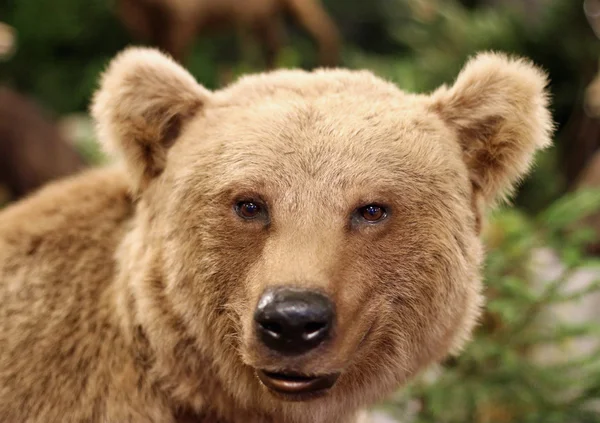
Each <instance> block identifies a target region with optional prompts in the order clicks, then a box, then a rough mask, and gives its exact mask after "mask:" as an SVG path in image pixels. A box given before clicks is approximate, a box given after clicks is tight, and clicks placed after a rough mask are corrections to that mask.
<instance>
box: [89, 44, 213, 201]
mask: <svg viewBox="0 0 600 423" xmlns="http://www.w3.org/2000/svg"><path fill="white" fill-rule="evenodd" d="M209 95H210V93H209V91H208V90H206V89H205V88H203V87H202V86H200V85H199V84H198V83H197V82H196V80H195V79H194V78H193V77H192V75H190V74H189V73H188V72H187V71H186V70H185V69H183V68H182V67H181V66H180V65H178V64H177V63H175V62H174V61H173V60H172V59H171V58H169V57H167V56H166V55H164V54H162V53H160V52H159V51H158V50H155V49H150V48H128V49H126V50H125V51H123V52H122V53H120V54H119V55H117V56H116V57H115V58H114V59H113V60H112V61H111V63H110V64H109V66H108V69H107V70H106V71H105V72H104V74H103V75H102V79H101V83H100V88H99V89H98V91H97V92H96V94H95V96H94V99H93V102H92V107H91V113H92V116H93V118H94V119H95V121H96V127H97V133H98V138H99V140H100V142H101V143H102V144H103V145H104V147H105V148H106V149H107V150H108V151H109V153H113V154H116V155H118V156H121V157H122V158H123V159H124V161H125V165H126V167H127V170H128V172H129V174H130V177H131V178H132V183H133V187H132V188H133V189H134V191H135V192H139V191H141V190H143V189H144V188H145V187H146V186H147V185H148V183H149V182H150V181H151V180H152V178H154V177H156V176H157V175H159V174H160V173H161V172H162V171H163V169H164V168H165V165H166V159H167V152H168V149H169V147H170V146H171V145H173V143H174V142H175V141H176V139H177V138H178V136H179V134H180V131H181V129H182V126H183V125H184V124H185V123H186V121H188V120H189V119H190V118H191V117H192V116H194V115H195V114H196V113H198V112H200V111H201V109H202V107H203V106H204V105H205V103H206V101H207V100H208V98H209Z"/></svg>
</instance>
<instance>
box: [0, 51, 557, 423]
mask: <svg viewBox="0 0 600 423" xmlns="http://www.w3.org/2000/svg"><path fill="white" fill-rule="evenodd" d="M544 85H545V77H544V76H543V74H542V73H541V72H539V71H538V70H537V69H536V68H535V67H533V66H532V65H531V64H529V63H528V62H525V61H522V60H512V59H508V58H506V57H504V56H502V55H496V54H483V55H480V56H478V57H477V58H475V59H474V60H473V61H472V62H470V63H469V64H468V65H467V66H466V68H465V70H464V71H463V72H462V73H461V75H460V76H459V78H458V80H457V82H456V84H455V85H454V86H453V87H452V88H450V89H446V88H443V89H441V90H439V91H437V92H436V93H434V94H433V95H432V96H427V95H412V94H406V93H403V92H401V91H399V90H398V89H397V88H396V87H395V86H393V85H392V84H389V83H386V82H383V81H381V80H380V79H378V78H376V77H375V76H373V75H372V74H370V73H368V72H356V71H347V70H329V71H317V72H314V73H307V72H302V71H278V72H274V73H269V74H259V75H254V76H248V77H245V78H242V79H241V80H240V81H238V82H237V83H235V84H234V85H232V86H230V87H228V88H226V89H224V90H222V91H218V92H212V93H211V92H208V91H207V90H205V89H204V88H202V87H200V86H199V85H197V84H196V83H195V82H194V81H193V79H192V78H191V76H190V75H189V74H187V73H186V72H185V71H184V70H183V69H181V68H179V67H178V66H177V65H176V64H175V63H174V62H173V61H171V60H169V59H167V58H166V57H164V56H162V55H161V54H159V53H158V52H156V51H152V50H145V49H130V50H128V51H126V52H124V53H123V54H121V55H119V56H118V57H117V58H116V59H115V60H114V61H113V63H112V64H111V66H110V67H109V69H108V70H107V72H106V73H105V75H104V77H103V79H102V85H101V87H100V90H99V92H98V94H97V95H96V97H95V99H94V104H93V108H92V112H93V115H94V117H95V119H96V120H97V123H98V134H99V136H100V139H101V140H102V142H103V143H104V144H105V145H106V146H107V147H109V150H110V151H113V152H116V153H118V155H119V156H120V157H121V158H122V159H123V163H122V166H123V167H124V169H125V170H121V169H120V166H119V167H117V168H114V169H104V170H102V169H100V170H96V171H93V172H90V173H87V174H84V175H81V176H80V177H77V178H74V179H71V180H68V181H64V182H61V183H58V184H56V185H53V186H50V187H48V188H47V189H45V190H44V191H42V192H40V193H39V194H38V195H36V196H34V197H33V198H31V199H28V200H26V201H24V202H22V203H19V204H16V205H14V206H12V207H11V208H9V209H8V210H6V211H4V212H3V213H2V214H1V215H0V280H1V281H2V284H1V285H0V313H1V314H0V416H3V417H6V418H7V419H8V420H7V421H30V422H48V421H59V420H60V421H62V422H79V421H94V422H128V421H135V422H138V421H140V422H141V421H156V422H167V423H168V422H174V421H176V419H181V421H184V419H189V418H190V416H192V418H198V419H199V421H210V422H214V421H215V420H218V421H219V422H221V421H222V422H227V423H236V422H272V423H300V422H315V423H321V422H322V423H324V422H327V423H336V422H337V423H341V422H353V421H356V419H357V416H358V412H359V410H360V409H362V408H364V407H368V406H370V405H372V404H373V403H374V402H376V401H379V400H381V399H382V398H384V397H385V396H386V395H388V394H390V393H391V392H392V391H393V390H395V389H397V388H399V387H401V386H402V385H403V384H404V383H405V382H406V381H407V380H409V379H410V378H411V377H413V376H414V375H415V374H416V373H417V372H419V371H420V370H421V369H423V368H424V367H425V366H427V365H429V364H431V363H433V362H436V361H439V360H441V359H442V358H444V357H445V356H446V355H447V354H448V353H449V352H450V351H452V350H454V351H457V350H459V349H460V347H461V346H462V345H463V344H464V342H465V341H467V339H468V338H469V336H470V332H471V329H472V327H473V326H474V325H475V323H476V319H477V317H478V315H479V309H480V305H481V301H482V300H481V275H480V271H479V268H480V265H481V260H482V248H481V243H480V240H479V237H478V232H479V224H478V223H477V222H478V221H479V220H480V219H481V213H483V211H484V210H485V209H486V208H488V207H490V206H491V205H492V204H493V203H494V202H495V200H496V199H497V198H498V197H502V196H504V195H505V194H506V193H507V192H509V191H510V188H511V187H512V186H513V185H514V183H515V182H516V181H517V180H518V178H519V177H521V176H523V174H524V173H525V171H526V170H527V168H528V164H529V163H530V161H531V159H532V157H533V153H534V151H535V150H536V149H537V148H541V147H544V146H546V145H548V143H549V140H550V132H551V122H550V117H549V114H548V112H547V109H546V107H547V99H546V94H545V92H544ZM173 122H177V125H176V126H178V129H179V130H178V131H175V132H173V131H171V130H170V129H169V128H171V126H172V125H171V124H172V123H173ZM474 181H475V183H476V187H477V188H476V189H474V188H473V187H474ZM130 190H132V191H133V192H134V193H135V197H134V198H133V199H132V198H131V197H129V196H128V192H129V191H130ZM240 198H242V199H247V198H253V199H256V200H258V199H261V200H262V201H264V202H265V203H266V204H267V205H268V207H269V210H270V223H269V224H268V225H267V226H265V225H263V224H261V223H260V222H258V221H252V222H247V221H242V220H241V219H240V218H239V217H238V216H237V215H236V214H235V212H234V211H233V207H232V206H233V204H234V203H235V202H236V201H237V200H238V199H240ZM370 202H377V203H382V204H385V205H386V206H387V207H388V209H389V212H390V215H389V217H388V218H387V219H386V220H384V221H383V222H381V223H379V224H376V225H367V224H361V223H356V222H354V221H352V219H351V218H350V216H351V215H352V211H353V210H354V209H355V208H356V207H358V206H360V205H363V204H367V203H370ZM275 285H294V286H301V287H310V288H313V289H319V290H321V291H324V292H326V293H328V294H329V296H330V297H331V298H332V299H333V301H334V302H335V307H336V309H337V329H336V333H335V337H334V338H333V339H332V340H331V341H329V342H327V343H325V344H323V345H322V346H320V347H319V348H318V349H316V350H314V351H313V352H309V353H307V354H305V355H303V356H299V357H296V358H282V357H278V356H275V355H273V354H272V353H271V352H269V351H266V350H265V348H264V347H262V346H261V344H260V343H258V342H257V340H256V339H255V337H254V335H253V331H252V329H251V328H252V325H251V322H252V313H253V310H254V307H255V306H256V303H257V299H258V297H259V295H260V294H261V292H262V291H263V290H264V289H265V288H266V287H270V286H275ZM254 368H267V369H270V370H281V369H288V370H289V369H292V370H296V371H300V372H304V373H315V374H320V373H330V372H334V371H341V372H342V374H341V376H340V378H339V380H338V382H337V384H336V385H335V386H334V387H333V388H332V390H331V391H330V392H329V393H328V394H327V395H326V396H324V397H321V398H317V399H313V400H311V401H308V402H285V401H283V400H281V399H279V398H277V397H275V396H273V395H272V394H271V393H270V392H268V391H267V390H266V388H264V387H263V386H262V385H261V384H260V382H259V381H258V379H257V378H256V376H255V373H254ZM194 416H195V417H194ZM185 421H188V420H185Z"/></svg>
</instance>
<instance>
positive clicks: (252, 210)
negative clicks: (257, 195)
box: [235, 201, 262, 219]
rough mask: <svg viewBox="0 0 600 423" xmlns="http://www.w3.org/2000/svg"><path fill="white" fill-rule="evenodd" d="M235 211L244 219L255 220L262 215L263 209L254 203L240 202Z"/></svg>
mask: <svg viewBox="0 0 600 423" xmlns="http://www.w3.org/2000/svg"><path fill="white" fill-rule="evenodd" d="M235 211H236V212H237V214H238V215H239V216H240V217H241V218H242V219H254V218H256V217H258V216H259V215H260V214H261V211H262V208H261V206H260V205H259V204H257V203H255V202H253V201H240V202H239V203H237V204H236V206H235Z"/></svg>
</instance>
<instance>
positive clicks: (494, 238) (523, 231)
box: [386, 191, 600, 423]
mask: <svg viewBox="0 0 600 423" xmlns="http://www.w3.org/2000/svg"><path fill="white" fill-rule="evenodd" d="M598 209H600V192H598V191H582V192H579V193H577V194H570V195H568V196H566V197H564V198H561V199H560V200H558V201H557V202H555V203H554V204H552V205H551V206H549V207H548V208H547V209H545V210H544V211H543V212H541V213H540V214H538V215H536V216H533V217H532V216H528V215H526V214H524V213H522V212H521V211H519V210H516V209H510V210H502V211H500V212H497V213H495V214H494V215H493V216H492V218H491V222H490V223H489V226H488V228H487V230H486V236H485V238H486V243H487V245H488V247H489V252H488V257H487V261H486V271H485V275H486V278H485V280H486V283H487V286H486V297H487V298H488V303H487V308H486V312H485V316H484V318H483V321H482V324H481V325H480V327H479V328H478V330H477V331H476V333H475V336H474V340H473V341H472V342H471V343H470V344H468V346H467V347H466V349H465V351H463V352H462V353H461V354H460V355H459V356H458V357H457V358H453V359H451V360H449V361H448V362H447V363H445V364H444V366H443V370H442V371H440V370H439V369H438V371H437V374H435V373H434V374H433V377H432V376H431V375H429V377H428V378H423V380H421V381H419V382H416V383H414V384H413V385H412V386H411V387H410V388H409V389H407V390H403V391H402V392H400V393H399V394H398V396H397V398H396V399H395V401H393V402H391V403H390V404H388V405H387V406H386V408H387V409H388V410H390V411H391V412H392V413H393V414H395V415H396V416H398V417H401V418H404V419H406V418H407V415H409V414H411V413H410V410H411V408H412V409H413V411H412V414H416V416H414V415H413V417H412V418H411V419H407V420H406V421H415V422H417V423H465V422H472V423H508V422H519V423H529V422H532V423H533V422H536V423H538V422H540V423H541V422H543V423H592V422H594V423H598V422H600V403H599V402H598V399H600V322H597V321H596V322H588V323H575V322H573V321H570V319H566V320H562V319H561V318H560V317H559V314H558V313H553V309H552V308H553V307H558V306H564V305H565V304H571V306H573V307H578V306H579V303H578V301H580V300H581V299H582V298H586V296H588V295H590V294H591V293H596V295H599V294H600V283H599V282H600V281H599V280H593V279H592V280H591V281H589V282H587V283H585V284H584V286H582V287H579V288H578V289H575V290H573V289H567V288H568V287H567V284H568V283H569V281H570V280H571V278H573V277H574V275H575V274H576V271H578V270H581V269H585V268H586V267H589V266H594V267H595V268H596V269H598V266H600V263H599V262H598V261H597V260H591V259H588V258H586V257H585V256H584V255H583V254H582V251H583V246H584V243H585V242H586V240H587V239H588V238H587V236H584V235H583V233H584V232H586V231H585V230H584V229H580V230H572V229H570V228H571V227H572V226H573V225H574V224H575V223H576V222H577V221H578V220H579V219H580V218H581V217H583V216H585V215H588V214H589V213H592V212H594V211H597V210H598ZM573 210H575V211H577V212H576V213H573ZM547 247H551V248H553V249H555V250H556V251H557V252H558V253H559V257H560V259H561V260H562V262H563V263H565V264H566V265H565V267H564V268H563V269H561V270H560V271H558V272H556V275H555V278H554V279H552V280H549V281H545V282H544V283H538V284H536V283H534V282H532V281H535V280H536V278H539V277H538V276H536V274H535V273H534V269H535V268H534V267H532V263H533V253H534V251H535V250H536V249H541V248H547ZM596 273H598V272H596ZM598 298H600V297H598ZM583 339H587V340H589V341H591V342H592V350H591V351H579V350H578V349H577V348H573V347H571V348H569V344H572V343H573V342H576V341H577V340H579V341H581V340H583ZM540 350H542V353H541V354H540V353H539V351H540ZM536 352H538V353H537V354H536ZM552 353H554V355H555V356H556V355H558V357H560V359H559V360H554V361H549V360H544V359H543V358H544V357H546V356H550V355H552ZM427 379H429V380H427ZM431 379H434V380H433V381H432V380H431ZM411 405H412V407H411ZM415 408H416V410H415Z"/></svg>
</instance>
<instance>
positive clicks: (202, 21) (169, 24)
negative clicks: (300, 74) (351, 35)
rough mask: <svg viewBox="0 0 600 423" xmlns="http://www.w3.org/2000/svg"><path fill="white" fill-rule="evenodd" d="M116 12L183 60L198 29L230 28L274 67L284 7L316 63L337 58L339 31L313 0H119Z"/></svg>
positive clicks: (134, 31) (146, 38)
mask: <svg viewBox="0 0 600 423" xmlns="http://www.w3.org/2000/svg"><path fill="white" fill-rule="evenodd" d="M117 6H118V8H117V11H118V15H119V17H120V19H121V21H122V22H123V24H124V25H125V26H126V27H127V28H128V30H129V31H130V32H131V33H132V35H133V36H134V37H136V38H138V39H141V40H144V41H146V42H152V43H153V44H154V45H156V46H157V47H159V48H160V49H162V50H163V51H166V52H168V53H169V54H171V56H173V57H174V58H175V59H176V60H178V61H181V60H183V59H184V58H185V57H186V55H187V53H188V51H189V48H190V46H191V44H192V43H193V41H194V38H195V37H196V36H197V35H198V34H200V33H207V32H210V31H215V30H220V29H228V28H232V27H233V28H235V29H237V30H238V31H248V32H251V33H252V34H253V35H254V36H255V38H256V39H257V40H259V41H260V43H261V45H262V47H263V51H264V55H265V60H266V63H267V66H268V67H269V68H272V67H274V65H275V60H276V58H277V55H278V53H279V50H280V49H281V46H282V44H283V35H284V34H283V31H282V28H281V26H282V25H281V24H282V22H281V21H282V17H283V15H284V14H285V13H286V12H287V14H290V15H291V16H293V17H294V18H295V19H296V20H297V21H298V23H300V24H301V26H302V27H303V28H304V29H305V30H306V31H307V32H308V33H309V34H310V35H311V36H312V37H313V38H314V39H315V41H316V42H317V45H318V48H319V63H320V64H321V66H334V65H336V64H337V63H338V61H339V44H340V41H339V34H338V31H337V28H336V26H335V24H334V23H333V21H332V20H331V19H330V18H329V16H328V15H327V12H326V11H325V9H324V8H323V6H322V5H321V3H320V1H319V0H244V1H240V0H119V1H118V3H117Z"/></svg>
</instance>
